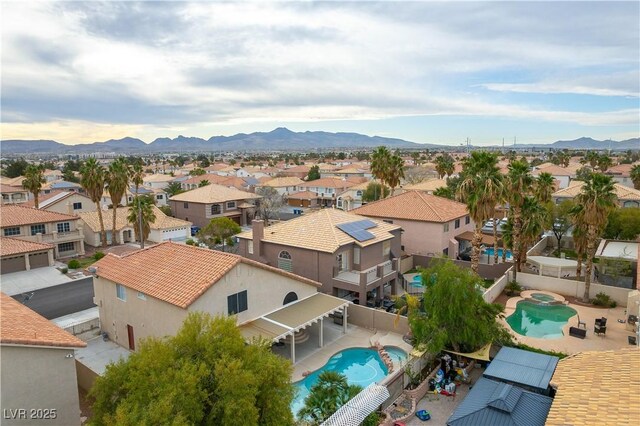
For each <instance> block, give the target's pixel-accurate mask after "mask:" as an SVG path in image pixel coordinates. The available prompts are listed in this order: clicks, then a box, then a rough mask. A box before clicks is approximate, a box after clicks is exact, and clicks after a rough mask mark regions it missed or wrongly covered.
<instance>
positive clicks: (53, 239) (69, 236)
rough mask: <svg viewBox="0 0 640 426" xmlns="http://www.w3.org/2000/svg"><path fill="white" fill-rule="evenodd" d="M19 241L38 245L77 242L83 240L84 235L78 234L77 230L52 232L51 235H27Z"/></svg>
mask: <svg viewBox="0 0 640 426" xmlns="http://www.w3.org/2000/svg"><path fill="white" fill-rule="evenodd" d="M19 238H20V239H21V240H27V241H34V242H39V243H51V244H58V243H65V242H68V241H78V240H81V239H83V238H84V235H83V234H81V233H80V230H79V229H76V230H75V231H70V232H54V233H52V234H38V235H28V236H24V237H23V236H20V237H19Z"/></svg>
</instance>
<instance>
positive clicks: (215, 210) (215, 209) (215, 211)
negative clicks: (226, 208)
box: [211, 204, 222, 214]
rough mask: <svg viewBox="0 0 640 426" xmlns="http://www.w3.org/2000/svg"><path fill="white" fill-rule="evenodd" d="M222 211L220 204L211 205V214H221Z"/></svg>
mask: <svg viewBox="0 0 640 426" xmlns="http://www.w3.org/2000/svg"><path fill="white" fill-rule="evenodd" d="M220 213H222V209H221V208H220V204H214V205H212V206H211V214H220Z"/></svg>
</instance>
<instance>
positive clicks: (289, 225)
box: [237, 209, 401, 253]
mask: <svg viewBox="0 0 640 426" xmlns="http://www.w3.org/2000/svg"><path fill="white" fill-rule="evenodd" d="M367 219H368V218H366V217H363V216H358V215H355V214H352V213H347V212H345V211H342V210H339V209H322V210H318V211H316V212H313V213H308V214H305V215H303V216H301V217H298V218H295V219H291V220H288V221H286V222H280V223H276V224H274V225H271V226H269V227H267V228H264V235H263V238H262V241H264V242H268V243H274V244H282V245H285V246H290V247H299V248H304V249H308V250H317V251H322V252H327V253H334V252H335V251H336V250H337V249H338V248H340V247H341V246H344V245H346V244H351V243H355V244H356V245H358V246H360V247H367V246H370V245H372V244H376V243H379V242H381V241H386V240H390V239H392V238H393V237H394V235H393V234H392V233H391V231H396V230H399V229H401V228H400V227H399V226H397V225H392V224H390V223H385V222H382V221H378V220H372V222H373V223H374V224H375V226H374V227H372V228H367V231H369V232H370V233H371V234H373V237H374V238H372V239H369V240H366V241H358V240H357V239H356V238H354V237H352V236H351V235H349V234H347V233H346V232H344V231H342V230H341V229H340V228H339V227H338V226H337V225H341V224H347V223H353V222H357V221H361V220H367ZM237 237H239V238H246V239H253V231H247V232H243V233H241V234H238V235H237Z"/></svg>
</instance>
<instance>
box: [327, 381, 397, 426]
mask: <svg viewBox="0 0 640 426" xmlns="http://www.w3.org/2000/svg"><path fill="white" fill-rule="evenodd" d="M389 396H390V395H389V390H388V389H387V387H386V386H381V385H376V384H375V383H371V384H370V385H369V386H367V387H366V388H364V389H363V390H362V391H360V393H359V394H357V395H356V396H354V397H353V398H352V399H351V400H349V402H347V403H346V404H344V405H343V406H342V407H340V408H338V411H336V412H335V413H333V414H332V415H331V417H329V418H328V419H327V420H325V421H324V423H322V425H321V426H358V425H360V424H361V423H362V422H363V421H364V419H365V418H366V417H367V416H368V415H369V414H371V413H373V412H374V411H375V410H376V409H377V408H378V407H379V406H380V405H381V404H382V403H383V402H385V401H386V400H387V399H389Z"/></svg>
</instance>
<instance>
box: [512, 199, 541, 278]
mask: <svg viewBox="0 0 640 426" xmlns="http://www.w3.org/2000/svg"><path fill="white" fill-rule="evenodd" d="M548 216H549V210H547V209H546V208H545V207H544V206H543V204H542V203H541V202H540V201H539V200H538V199H537V198H535V197H531V196H527V197H525V199H524V201H523V203H522V230H521V234H520V250H518V255H519V256H518V258H517V259H515V261H516V262H518V267H519V268H521V267H522V265H523V264H524V263H525V262H526V261H527V247H528V246H530V245H533V244H534V243H535V242H536V240H538V238H539V237H540V234H541V233H542V232H544V228H545V226H544V225H545V224H546V223H547V222H548Z"/></svg>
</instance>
